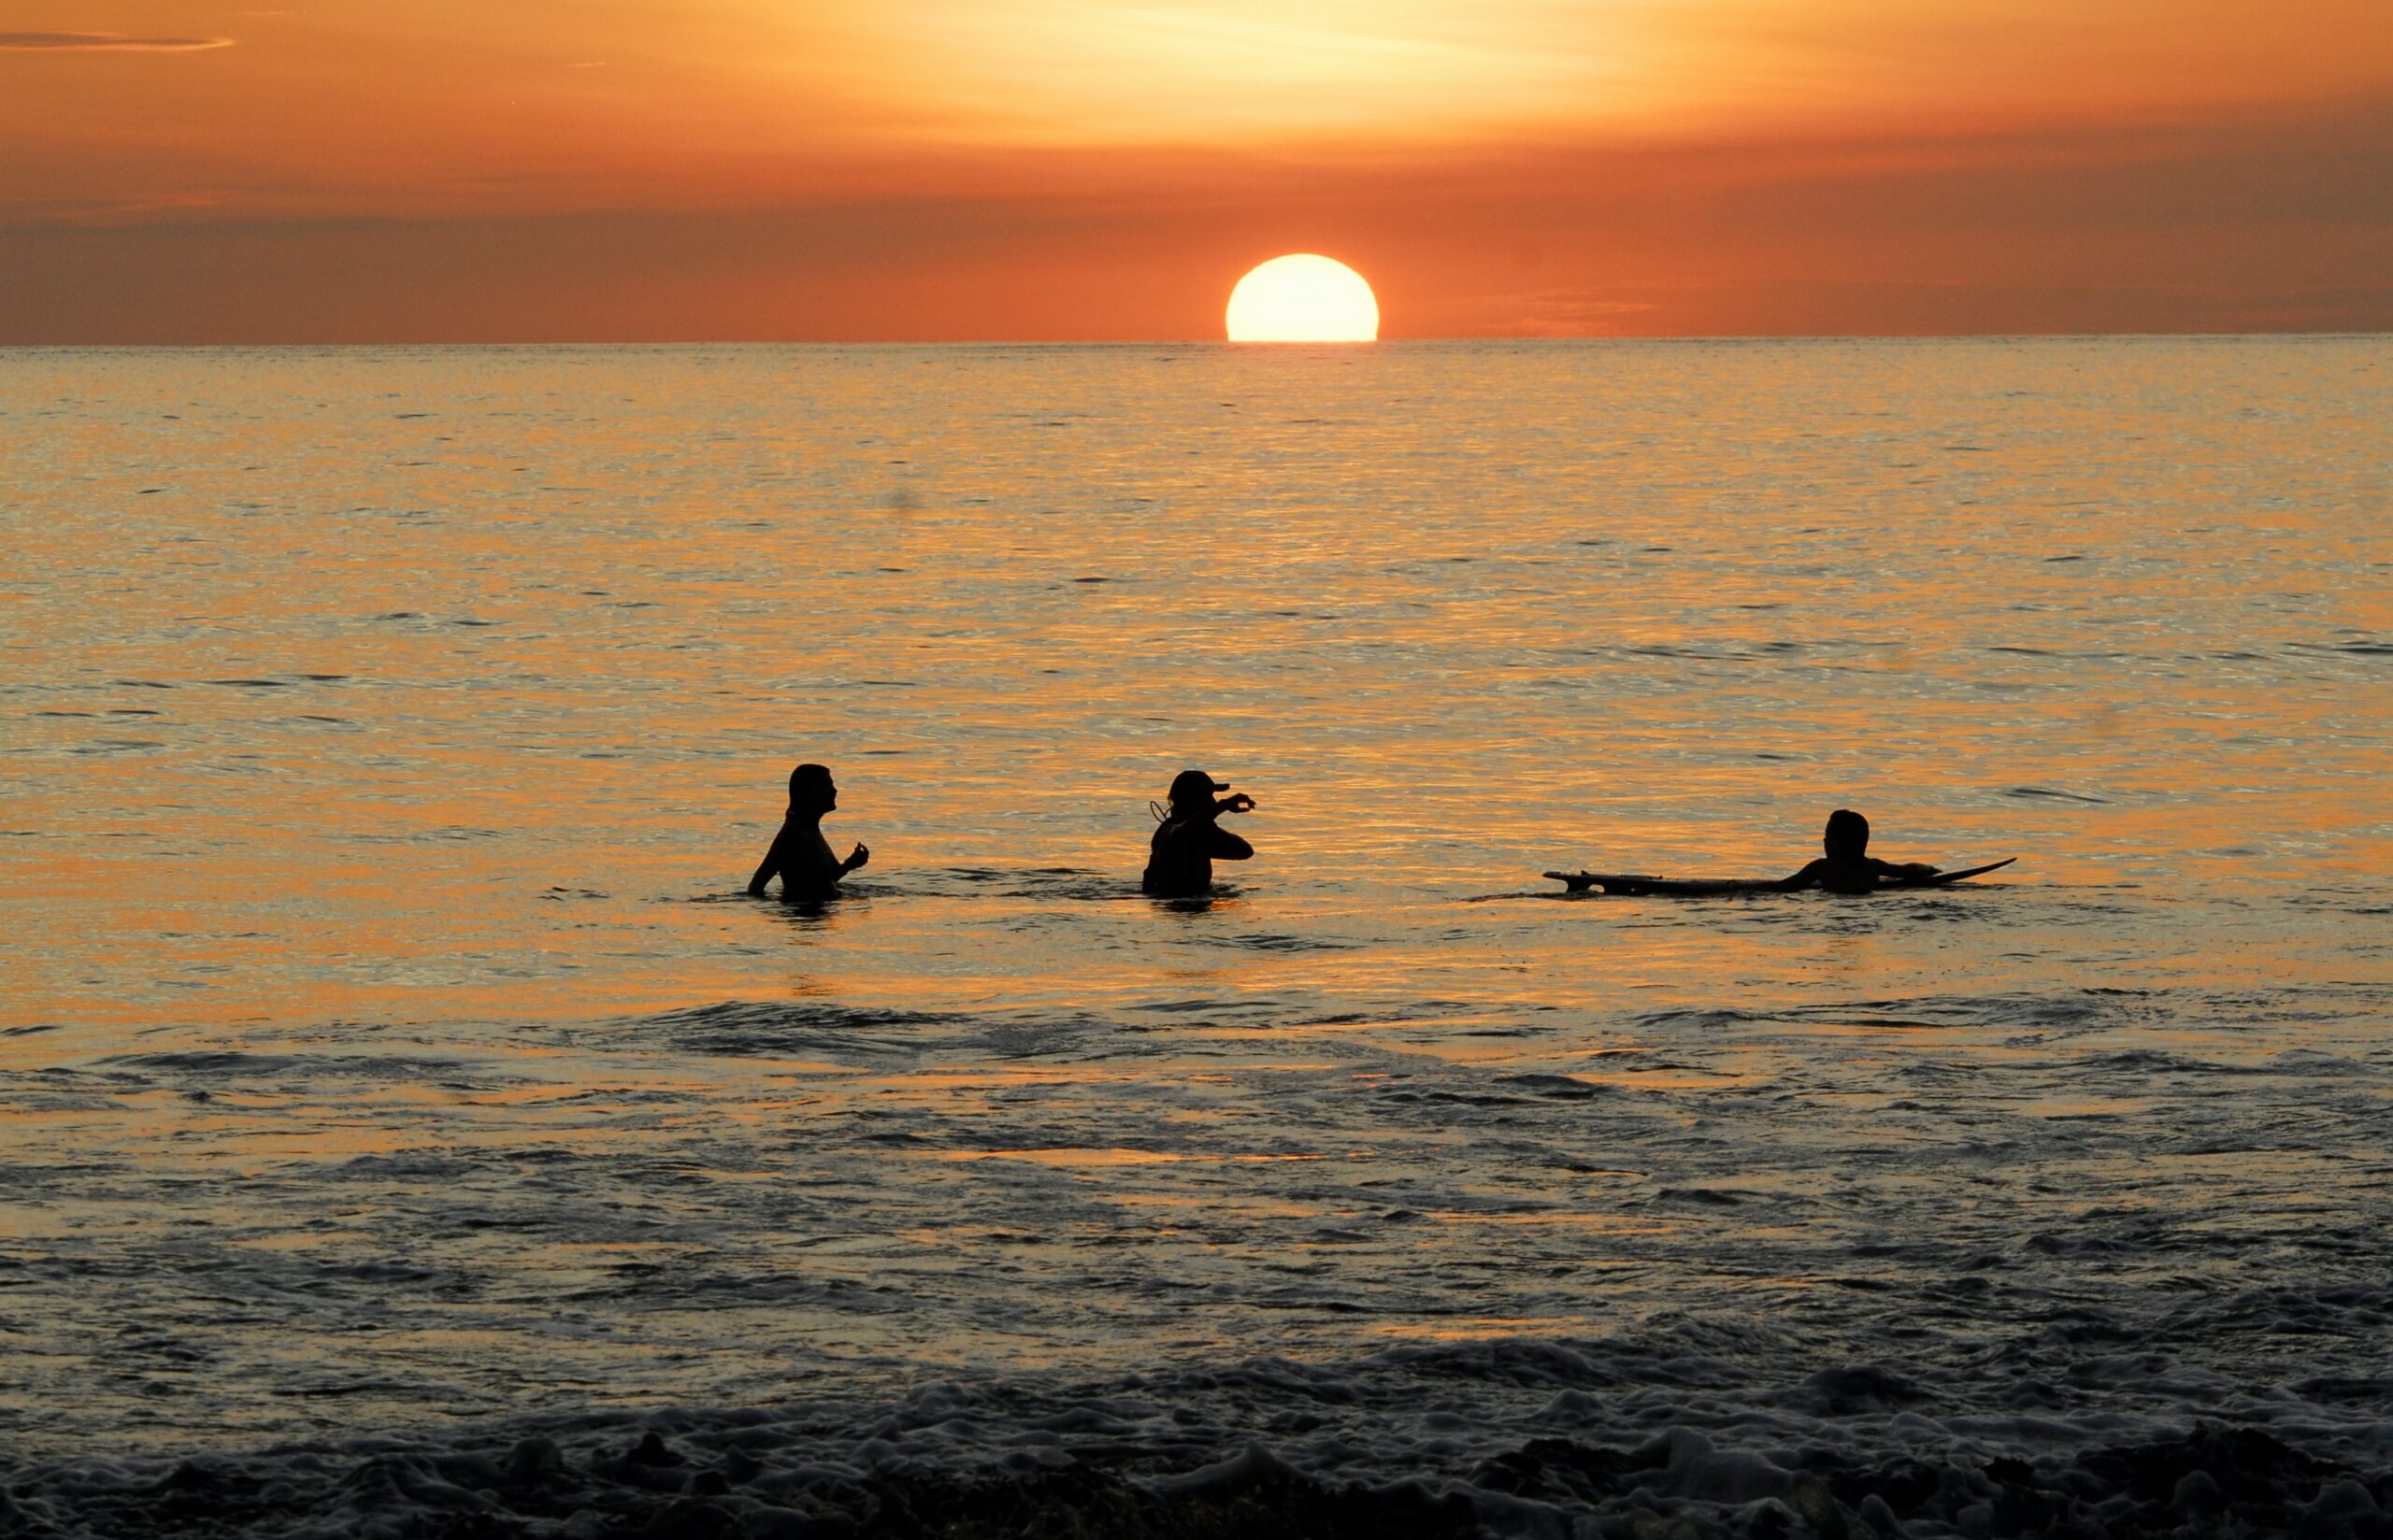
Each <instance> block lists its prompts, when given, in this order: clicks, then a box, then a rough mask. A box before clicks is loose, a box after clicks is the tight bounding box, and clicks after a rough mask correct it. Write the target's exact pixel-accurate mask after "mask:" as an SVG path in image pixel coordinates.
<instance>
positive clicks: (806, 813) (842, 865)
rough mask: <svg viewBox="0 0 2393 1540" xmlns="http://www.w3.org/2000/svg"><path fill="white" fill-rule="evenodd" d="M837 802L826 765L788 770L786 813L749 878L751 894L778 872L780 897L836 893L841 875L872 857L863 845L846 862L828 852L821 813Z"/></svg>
mask: <svg viewBox="0 0 2393 1540" xmlns="http://www.w3.org/2000/svg"><path fill="white" fill-rule="evenodd" d="M838 806H839V789H838V786H836V785H835V784H833V783H832V780H831V772H830V771H829V770H827V769H825V768H824V767H823V766H822V765H819V764H801V765H799V766H798V767H797V768H796V769H795V770H793V771H791V772H790V773H789V812H788V814H787V815H786V816H784V817H783V818H782V820H781V833H780V834H775V835H774V836H773V848H771V849H769V850H767V851H766V852H765V863H764V864H763V865H761V866H759V867H757V868H756V875H755V876H754V877H750V878H749V879H748V892H749V895H750V896H751V897H754V898H762V897H764V896H765V884H766V883H767V882H770V881H771V880H772V879H773V877H774V874H776V873H778V874H780V876H781V897H783V898H786V899H795V900H797V901H800V902H810V901H816V900H821V899H825V898H836V897H838V893H839V879H840V878H841V877H845V876H847V875H848V874H849V873H850V872H853V871H854V870H855V869H856V868H857V867H859V866H862V865H863V864H864V863H866V862H867V861H870V860H871V859H872V852H871V851H870V850H867V849H866V848H864V847H863V846H861V845H859V846H857V847H856V848H854V849H853V850H852V851H850V852H849V854H848V859H847V860H845V861H841V860H840V859H839V858H838V857H837V856H835V855H833V854H832V853H831V842H830V841H829V840H826V839H824V837H823V815H824V814H825V813H828V812H830V811H832V810H833V809H835V808H837V807H838Z"/></svg>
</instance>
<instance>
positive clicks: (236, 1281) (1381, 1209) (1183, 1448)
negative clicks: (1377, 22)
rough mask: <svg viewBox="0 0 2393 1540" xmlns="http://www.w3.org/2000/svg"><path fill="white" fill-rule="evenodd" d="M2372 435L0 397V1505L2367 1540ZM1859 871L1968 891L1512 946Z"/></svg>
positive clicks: (1900, 398) (358, 362)
mask: <svg viewBox="0 0 2393 1540" xmlns="http://www.w3.org/2000/svg"><path fill="white" fill-rule="evenodd" d="M2388 422H2393V343H2387V342H2386V341H2385V340H2382V339H2316V340H2305V341H2294V342H2281V341H2266V342H2263V341H2250V340H2215V341H2184V342H2161V341H2129V342H2036V343H1998V342H1983V343H1899V344H1850V343H1818V344H1783V345H1782V344H1758V345H1635V346H1611V345H1591V346H1544V345H1540V346H1535V347H1524V348H1515V347H1510V346H1493V345H1452V346H1434V347H1433V346H1388V347H1383V348H1378V349H1368V350H1363V351H1340V350H1324V351H1321V352H1312V351H1308V350H1295V351H1282V352H1271V351H1254V350H1239V349H1223V348H1186V349H846V350H841V349H798V350H780V349H721V350H695V349H692V350H670V349H667V350H423V351H404V350H393V351H328V352H313V353H311V352H304V351H273V352H251V353H244V352H197V353H188V352H185V353H140V352H20V353H12V354H7V355H0V511H5V515H6V517H7V520H8V527H9V533H10V538H11V543H12V547H13V550H14V555H13V560H12V564H11V566H10V568H9V569H8V571H7V576H6V578H5V580H0V590H5V594H6V602H7V613H8V615H9V623H8V625H7V628H6V630H5V633H0V658H5V660H6V663H7V666H6V667H5V669H0V722H5V723H6V724H7V725H6V730H5V734H0V796H5V799H6V800H5V803H0V806H5V809H6V811H5V813H0V834H5V835H6V836H7V837H5V838H0V948H5V954H6V959H7V977H8V988H7V991H6V996H5V998H0V1173H5V1178H6V1179H5V1181H4V1182H0V1344H6V1345H7V1347H9V1348H10V1351H9V1352H8V1353H7V1355H6V1356H5V1357H0V1437H4V1438H5V1440H6V1447H7V1449H8V1450H9V1451H11V1452H10V1454H9V1455H7V1456H6V1457H5V1458H7V1459H10V1460H13V1461H15V1462H18V1463H19V1465H20V1467H21V1468H20V1469H19V1470H18V1472H17V1474H16V1476H13V1477H11V1478H10V1486H9V1490H11V1491H12V1492H13V1493H14V1495H13V1496H12V1497H8V1498H6V1499H0V1504H13V1506H9V1505H0V1525H5V1524H7V1523H11V1522H14V1523H18V1524H20V1525H21V1526H26V1527H31V1528H33V1529H34V1530H35V1532H36V1533H38V1532H39V1526H42V1525H50V1526H53V1527H57V1528H61V1529H64V1530H68V1531H75V1530H78V1529H79V1530H81V1531H82V1532H85V1533H95V1534H128V1533H174V1532H176V1531H177V1530H178V1529H188V1528H189V1527H191V1525H192V1523H193V1522H195V1521H196V1520H195V1519H193V1515H197V1514H203V1513H204V1514H208V1515H212V1516H216V1519H212V1520H211V1521H217V1520H218V1519H221V1521H222V1523H224V1524H226V1525H229V1526H232V1527H235V1528H243V1529H248V1530H254V1531H255V1532H257V1533H364V1532H376V1531H378V1530H379V1531H380V1532H385V1533H519V1532H524V1533H603V1532H604V1531H605V1530H606V1527H607V1526H608V1525H610V1524H612V1525H619V1526H620V1525H632V1526H635V1527H637V1526H638V1525H644V1524H649V1523H651V1522H652V1521H655V1522H660V1523H662V1524H664V1525H665V1526H666V1530H665V1533H706V1534H711V1533H718V1532H721V1533H737V1531H733V1530H727V1529H725V1528H724V1526H725V1525H727V1524H737V1525H738V1527H739V1529H740V1530H744V1532H745V1533H753V1534H759V1535H762V1534H772V1533H793V1534H795V1533H822V1534H829V1533H848V1531H845V1530H842V1529H840V1527H839V1526H840V1525H841V1524H846V1525H848V1526H850V1528H851V1529H860V1530H863V1531H866V1532H879V1533H915V1532H920V1531H926V1530H931V1529H935V1528H936V1524H937V1523H938V1522H939V1521H942V1520H941V1516H944V1518H945V1519H953V1520H954V1521H955V1523H957V1524H958V1525H961V1526H963V1527H962V1528H961V1529H960V1530H958V1533H977V1532H975V1531H972V1530H971V1528H970V1523H971V1522H973V1521H974V1519H973V1516H974V1515H975V1514H982V1515H983V1516H987V1515H997V1516H1003V1515H1006V1514H1010V1513H1020V1512H1024V1511H1032V1512H1038V1513H1041V1514H1046V1515H1048V1516H1050V1518H1051V1519H1053V1524H1054V1525H1055V1526H1057V1529H1056V1533H1071V1531H1070V1530H1069V1528H1068V1526H1069V1524H1072V1523H1078V1524H1080V1525H1081V1526H1082V1530H1083V1531H1084V1532H1085V1533H1141V1532H1145V1531H1151V1532H1154V1533H1169V1532H1171V1531H1172V1527H1173V1526H1174V1525H1178V1526H1180V1528H1181V1532H1182V1533H1230V1532H1238V1533H1308V1534H1325V1533H1341V1531H1340V1526H1347V1527H1348V1528H1349V1529H1350V1530H1351V1532H1352V1533H1396V1532H1400V1531H1418V1532H1422V1533H1436V1532H1438V1531H1439V1530H1440V1527H1441V1526H1442V1527H1444V1528H1446V1529H1449V1530H1453V1531H1454V1532H1456V1533H1469V1532H1470V1531H1471V1530H1473V1529H1481V1530H1492V1531H1496V1532H1501V1533H1539V1534H1557V1535H1560V1534H1571V1533H1612V1530H1608V1529H1605V1528H1603V1527H1602V1526H1603V1525H1606V1524H1612V1525H1616V1526H1626V1527H1625V1528H1619V1531H1618V1532H1619V1533H1638V1532H1637V1531H1636V1528H1635V1526H1636V1525H1637V1524H1638V1523H1641V1522H1642V1523H1649V1524H1651V1523H1661V1522H1663V1521H1665V1520H1669V1521H1683V1522H1684V1523H1687V1524H1692V1525H1694V1526H1696V1532H1697V1533H1712V1532H1714V1531H1718V1532H1722V1533H1754V1534H1762V1533H1840V1531H1839V1530H1838V1528H1837V1526H1839V1525H1841V1526H1844V1528H1843V1529H1842V1531H1841V1533H1856V1534H1857V1533H1863V1531H1864V1528H1865V1527H1867V1528H1868V1529H1869V1530H1870V1531H1873V1532H1874V1533H1881V1534H1892V1533H1909V1534H1917V1535H1929V1534H1944V1533H1969V1534H1977V1533H2069V1526H2071V1525H2076V1526H2078V1527H2079V1528H2078V1533H2321V1534H2334V1533H2351V1534H2361V1533H2384V1526H2385V1522H2386V1521H2385V1519H2384V1510H2386V1509H2393V1485H2388V1475H2387V1472H2388V1470H2389V1469H2393V1322H2388V1320H2387V1319H2386V1317H2387V1312H2388V1311H2393V1287H2388V1284H2387V1282H2386V1277H2387V1274H2386V1265H2385V1261H2384V1259H2385V1256H2386V1249H2387V1248H2386V1241H2387V1238H2388V1218H2393V1154H2388V1149H2393V947H2389V946H2388V942H2389V941H2393V879H2388V878H2387V877H2386V873H2387V871H2388V857H2393V796H2388V795H2387V793H2386V791H2385V788H2384V769H2385V765H2386V763H2387V749H2388V748H2393V730H2388V729H2387V728H2386V725H2385V723H2386V711H2385V702H2386V699H2387V698H2388V696H2387V693H2386V683H2387V680H2388V677H2393V676H2388V673H2387V668H2388V665H2393V602H2388V592H2393V535H2388V533H2387V531H2388V528H2389V527H2393V526H2388V523H2387V520H2386V513H2387V484H2388V468H2393V430H2388V428H2387V426H2386V424H2387V423H2388ZM801 757H804V758H815V759H821V760H824V761H826V762H828V763H832V764H833V765H834V766H836V767H837V768H838V771H839V773H840V777H841V781H842V786H843V810H842V811H841V813H839V814H838V815H837V816H836V817H835V818H834V819H833V820H832V821H831V825H830V828H831V833H832V835H833V838H834V839H835V841H839V842H841V848H844V841H846V840H848V839H853V838H862V839H866V840H867V841H869V842H870V843H871V845H872V847H873V848H874V851H875V860H874V863H873V865H872V866H871V867H870V868H869V869H868V870H867V872H866V873H865V874H864V875H863V876H862V877H860V878H858V879H856V881H855V882H854V883H853V888H854V896H853V897H851V898H850V899H848V900H846V901H844V902H842V903H841V904H839V905H835V906H832V907H831V908H828V909H826V910H824V911H822V912H819V913H804V912H798V911H794V910H787V909H784V908H782V907H781V905H756V904H752V903H751V902H748V901H746V900H744V899H741V898H738V896H737V893H738V887H739V885H740V883H741V881H742V880H743V879H744V877H745V875H746V872H747V870H748V869H749V867H750V866H751V865H752V863H753V861H754V859H755V856H756V854H757V853H758V852H759V850H760V849H761V847H762V844H763V842H764V840H765V838H766V837H767V834H769V832H770V827H771V822H772V820H774V819H775V818H776V817H777V816H778V808H779V782H780V781H781V777H783V776H784V775H785V774H786V771H787V768H788V765H789V763H792V762H793V761H794V760H795V759H797V758H801ZM1183 763H1203V764H1206V765H1207V766H1209V767H1211V768H1212V769H1213V770H1214V771H1215V772H1216V773H1217V774H1220V775H1222V776H1223V777H1225V778H1231V779H1235V780H1236V781H1237V783H1238V784H1239V787H1240V788H1241V789H1244V790H1249V791H1253V792H1254V794H1255V796H1256V797H1257V798H1258V799H1260V801H1261V804H1262V806H1261V808H1260V809H1259V810H1258V811H1257V812H1256V813H1255V814H1254V815H1252V816H1250V817H1249V818H1247V819H1246V820H1242V823H1241V827H1242V831H1243V832H1244V833H1246V834H1248V835H1249V836H1250V837H1252V838H1253V839H1254V842H1255V843H1256V845H1257V847H1258V848H1259V849H1260V850H1261V852H1262V854H1261V857H1260V858H1259V859H1258V860H1257V861H1256V862H1255V863H1254V865H1253V866H1252V867H1251V868H1249V869H1245V870H1241V871H1239V873H1238V874H1237V882H1236V889H1237V891H1235V892H1234V893H1233V894H1231V895H1230V896H1228V897H1225V898H1224V899H1223V900H1220V901H1218V902H1216V903H1215V904H1213V905H1211V907H1210V908H1206V909H1201V910H1196V911H1188V910H1174V909H1170V908H1166V907H1161V906H1157V905H1153V904H1150V903H1148V902H1146V901H1144V900H1142V899H1140V898H1139V897H1138V896H1137V893H1136V888H1135V884H1136V870H1137V865H1138V862H1139V857H1140V852H1141V849H1142V847H1143V841H1144V828H1145V823H1146V814H1145V811H1144V806H1143V804H1144V802H1145V801H1146V799H1147V798H1149V797H1151V796H1154V795H1158V794H1160V792H1161V791H1162V789H1163V786H1164V784H1165V782H1166V781H1168V778H1169V776H1170V774H1171V772H1172V771H1173V770H1176V769H1178V768H1179V767H1180V766H1181V765H1182V764H1183ZM1845 805H1850V806H1857V807H1860V808H1862V809H1864V810H1865V811H1868V812H1869V813H1870V815H1871V816H1872V818H1873V820H1875V822H1876V823H1877V825H1878V830H1879V846H1880V848H1881V849H1882V850H1883V852H1884V853H1885V854H1887V855H1889V856H1890V857H1892V858H1894V859H1907V858H1911V857H1914V856H1917V857H1924V858H1927V859H1931V860H1945V861H1947V862H1948V863H1951V862H1959V861H1962V860H1969V859H1976V860H1988V859H1993V858H1994V857H1997V856H2000V855H2014V854H2015V855H2018V856H2020V857H2021V860H2020V863H2019V864H2018V865H2017V866H2016V867H2013V868H2011V869H2010V870H2007V871H2005V872H2004V873H2002V874H2000V877H1999V878H1998V879H1995V880H1990V881H1989V882H1987V883H1986V884H1985V885H1984V886H1983V887H1982V888H1979V889H1976V890H1956V891H1948V892H1942V893H1938V894H1935V895H1933V896H1920V897H1915V898H1910V899H1884V900H1868V901H1855V900H1840V899H1835V898H1830V897H1826V896H1822V895H1806V896H1802V897H1797V898H1788V899H1773V900H1753V901H1745V900H1739V901H1719V902H1700V903H1684V902H1676V903H1674V902H1665V901H1644V900H1620V899H1596V900H1588V901H1583V902H1563V901H1560V900H1557V899H1555V898H1553V897H1551V896H1550V895H1548V894H1547V893H1545V892H1544V891H1541V890H1544V889H1547V888H1550V887H1552V886H1553V885H1551V884H1545V883H1541V882H1540V881H1539V880H1538V879H1537V878H1536V876H1535V874H1536V873H1538V872H1539V871H1540V870H1542V869H1543V868H1545V867H1548V866H1553V865H1562V864H1567V865H1570V866H1577V865H1580V864H1591V865H1595V866H1598V867H1599V868H1600V867H1612V868H1615V869H1616V868H1619V867H1624V866H1626V867H1630V868H1633V869H1639V870H1651V871H1661V872H1674V873H1698V872H1700V873H1715V872H1726V873H1728V874H1731V875H1741V874H1747V873H1773V872H1779V871H1784V870H1790V869H1792V867H1793V866H1794V865H1796V864H1797V863H1799V862H1800V861H1801V860H1803V859H1804V858H1805V857H1807V856H1808V855H1809V854H1810V853H1811V852H1812V851H1813V848H1814V842H1815V839H1816V830H1817V827H1818V824H1819V821H1820V820H1821V818H1822V817H1823V816H1824V815H1825V813H1826V812H1827V810H1828V809H1829V808H1831V807H1834V806H1845ZM646 1433H657V1434H659V1435H660V1437H661V1439H662V1440H663V1442H662V1443H661V1444H659V1445H653V1446H651V1447H649V1448H648V1450H647V1452H646V1453H645V1454H644V1455H641V1454H638V1453H636V1452H635V1451H636V1450H637V1448H638V1445H639V1443H640V1440H641V1438H642V1436H643V1435H644V1434H646ZM185 1459H189V1460H190V1461H192V1463H187V1464H184V1465H181V1466H180V1467H178V1465H177V1462H178V1461H180V1460H185ZM2205 1483H2207V1485H2206V1484H2205ZM675 1504H680V1506H678V1507H676V1506H675ZM975 1504H979V1506H977V1507H976V1506H975ZM577 1515H579V1517H576V1516H577ZM660 1516H662V1517H660ZM443 1524H447V1525H450V1526H451V1528H450V1529H448V1530H443V1529H441V1528H440V1526H441V1525H443ZM910 1524H911V1525H913V1526H914V1530H911V1531H910V1530H909V1528H908V1526H909V1525H910ZM1275 1524H1277V1525H1280V1526H1282V1527H1281V1528H1280V1529H1277V1530H1275V1529H1273V1528H1272V1526H1273V1525H1275ZM2239 1524H2240V1525H2242V1526H2243V1528H2242V1529H2241V1530H2240V1531H2239V1530H2237V1529H2236V1528H2235V1527H2234V1526H2236V1525H2239ZM477 1525H479V1526H481V1528H480V1530H477V1529H475V1528H474V1527H473V1526H477ZM808 1525H812V1526H813V1528H811V1529H809V1528H807V1527H806V1526H808ZM1574 1525H1577V1526H1578V1528H1577V1529H1575V1530H1574V1528H1573V1526H1574ZM409 1526H414V1528H413V1530H412V1531H411V1530H410V1528H409ZM677 1526H678V1527H677ZM709 1526H712V1527H709ZM1207 1526H1211V1528H1210V1529H1209V1528H1208V1527H1207ZM1773 1526H1775V1528H1773ZM2372 1526H2373V1527H2372ZM991 1533H996V1531H991ZM1653 1533H1674V1532H1671V1531H1669V1530H1668V1529H1667V1528H1665V1529H1662V1530H1655V1531H1653Z"/></svg>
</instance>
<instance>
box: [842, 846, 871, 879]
mask: <svg viewBox="0 0 2393 1540" xmlns="http://www.w3.org/2000/svg"><path fill="white" fill-rule="evenodd" d="M871 859H872V852H871V851H870V850H867V849H866V848H864V847H863V846H861V845H859V846H857V847H856V848H854V849H853V850H850V851H849V852H848V863H847V865H846V866H844V867H842V868H841V870H843V871H850V872H853V871H854V870H855V869H856V868H857V867H859V866H862V865H863V864H864V863H866V862H867V861H870V860H871Z"/></svg>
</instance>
